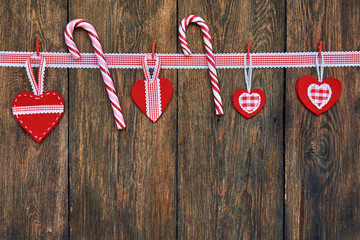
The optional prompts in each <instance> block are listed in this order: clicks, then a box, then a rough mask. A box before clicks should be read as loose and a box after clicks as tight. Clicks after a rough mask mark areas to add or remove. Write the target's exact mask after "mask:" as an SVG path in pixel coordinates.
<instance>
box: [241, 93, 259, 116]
mask: <svg viewBox="0 0 360 240" xmlns="http://www.w3.org/2000/svg"><path fill="white" fill-rule="evenodd" d="M260 103H261V97H260V95H259V94H257V93H251V94H249V93H246V92H244V93H243V94H241V95H240V97H239V104H240V107H241V108H242V109H243V110H244V111H245V112H247V113H252V112H254V111H256V110H257V109H258V107H259V106H260Z"/></svg>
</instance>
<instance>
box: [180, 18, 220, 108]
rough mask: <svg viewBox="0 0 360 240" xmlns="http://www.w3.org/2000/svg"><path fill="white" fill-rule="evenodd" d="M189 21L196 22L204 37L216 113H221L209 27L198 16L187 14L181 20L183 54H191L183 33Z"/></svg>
mask: <svg viewBox="0 0 360 240" xmlns="http://www.w3.org/2000/svg"><path fill="white" fill-rule="evenodd" d="M190 23H196V24H197V25H199V26H200V28H201V31H202V35H203V38H204V43H205V49H206V59H207V63H208V67H209V73H210V79H211V85H212V91H213V94H214V102H215V110H216V114H217V115H223V114H224V110H223V107H222V102H221V94H220V87H219V80H218V77H217V72H216V66H215V60H214V54H213V47H212V43H211V37H210V31H209V28H208V26H207V24H206V22H205V21H204V19H202V18H201V17H198V16H194V15H189V16H187V17H186V18H184V19H183V20H182V21H181V23H180V26H179V39H180V44H181V47H182V49H183V51H184V54H185V55H187V56H190V55H191V51H190V48H189V45H188V43H187V40H186V35H185V32H186V27H187V26H188V25H189V24H190Z"/></svg>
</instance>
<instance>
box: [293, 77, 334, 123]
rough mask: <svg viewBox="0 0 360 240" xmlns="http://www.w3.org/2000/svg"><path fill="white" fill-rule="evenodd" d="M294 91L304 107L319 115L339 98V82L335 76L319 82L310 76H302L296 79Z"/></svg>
mask: <svg viewBox="0 0 360 240" xmlns="http://www.w3.org/2000/svg"><path fill="white" fill-rule="evenodd" d="M296 92H297V94H298V96H299V98H300V100H301V101H302V103H303V104H304V105H305V107H306V108H307V109H309V110H310V111H311V112H313V113H315V114H316V115H317V116H319V115H320V114H322V113H324V112H326V111H327V110H329V109H330V108H331V107H332V106H333V105H334V104H335V103H336V101H337V100H338V99H339V98H340V94H341V82H340V81H339V80H338V79H336V78H327V79H324V80H323V81H322V82H319V81H318V80H317V79H316V78H314V77H312V76H303V77H301V78H300V79H299V80H298V81H297V84H296Z"/></svg>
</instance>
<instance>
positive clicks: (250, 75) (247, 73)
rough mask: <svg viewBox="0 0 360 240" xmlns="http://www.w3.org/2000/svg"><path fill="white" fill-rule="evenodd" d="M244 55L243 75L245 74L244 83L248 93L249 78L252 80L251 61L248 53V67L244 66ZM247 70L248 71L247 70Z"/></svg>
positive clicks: (249, 88)
mask: <svg viewBox="0 0 360 240" xmlns="http://www.w3.org/2000/svg"><path fill="white" fill-rule="evenodd" d="M246 57H247V56H246V55H245V56H244V74H245V83H246V88H247V91H248V92H251V78H252V69H253V68H252V60H251V54H250V53H249V66H246ZM247 68H249V71H248V70H247Z"/></svg>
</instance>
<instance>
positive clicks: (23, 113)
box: [12, 55, 64, 143]
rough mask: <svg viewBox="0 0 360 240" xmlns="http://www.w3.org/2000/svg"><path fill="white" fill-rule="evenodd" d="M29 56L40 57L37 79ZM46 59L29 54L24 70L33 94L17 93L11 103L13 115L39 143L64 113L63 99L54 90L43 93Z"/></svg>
mask: <svg viewBox="0 0 360 240" xmlns="http://www.w3.org/2000/svg"><path fill="white" fill-rule="evenodd" d="M31 58H40V63H39V73H38V81H36V79H35V76H34V73H33V71H32V67H31ZM45 65H46V61H45V59H44V57H43V56H40V57H37V56H36V55H35V56H30V57H29V58H28V59H27V61H26V70H27V73H28V77H29V80H30V83H31V87H32V89H33V92H34V94H32V93H27V92H22V93H20V94H18V95H17V96H16V97H15V99H14V101H13V105H12V111H13V115H14V116H15V118H16V120H17V121H18V122H19V123H20V125H21V126H22V127H23V128H24V129H25V130H26V131H27V132H28V133H29V134H30V135H31V136H32V137H33V139H34V140H35V141H36V142H37V143H40V142H41V141H42V140H43V139H44V138H45V137H46V136H47V135H48V134H49V133H50V132H51V131H52V130H53V129H54V128H55V126H56V125H57V124H58V122H59V121H60V118H61V116H62V114H63V113H64V101H63V99H62V97H61V96H60V95H59V94H58V93H57V92H55V91H49V92H46V93H44V94H43V86H44V72H45Z"/></svg>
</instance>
